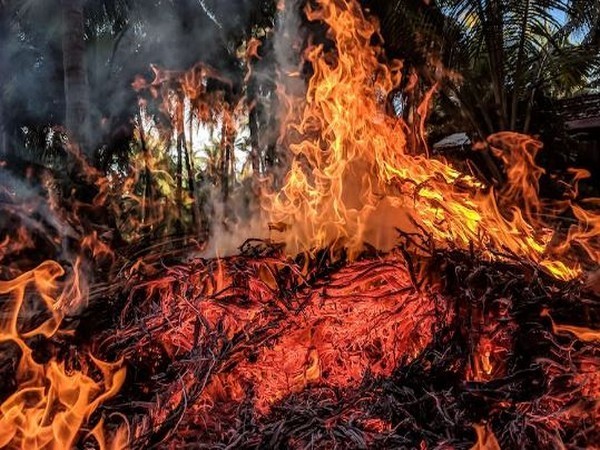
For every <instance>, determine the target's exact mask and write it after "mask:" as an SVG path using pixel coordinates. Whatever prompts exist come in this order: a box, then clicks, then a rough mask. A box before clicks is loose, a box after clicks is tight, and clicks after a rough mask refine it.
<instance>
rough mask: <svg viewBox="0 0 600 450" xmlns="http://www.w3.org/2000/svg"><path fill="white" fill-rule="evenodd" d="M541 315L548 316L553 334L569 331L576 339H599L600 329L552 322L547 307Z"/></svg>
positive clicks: (592, 340) (586, 340) (588, 340)
mask: <svg viewBox="0 0 600 450" xmlns="http://www.w3.org/2000/svg"><path fill="white" fill-rule="evenodd" d="M541 316H542V317H548V318H549V319H550V322H551V324H552V332H553V333H554V334H559V333H570V334H573V335H575V336H576V337H577V339H579V340H581V341H584V342H594V341H600V330H593V329H591V328H586V327H578V326H575V325H560V324H557V323H556V322H554V319H552V316H551V315H550V313H549V312H548V310H547V309H544V310H543V311H542V314H541Z"/></svg>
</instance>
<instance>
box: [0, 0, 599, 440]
mask: <svg viewBox="0 0 600 450" xmlns="http://www.w3.org/2000/svg"><path fill="white" fill-rule="evenodd" d="M282 8H283V5H282ZM304 13H305V15H306V18H307V20H308V21H311V22H318V23H320V24H321V25H322V26H323V27H325V28H326V29H327V33H326V41H327V42H326V43H318V44H316V43H312V44H310V45H308V46H307V47H306V48H305V49H304V53H303V62H302V64H303V65H306V66H309V67H310V77H309V78H308V81H307V85H306V92H305V95H304V96H303V97H298V96H297V95H296V93H295V92H294V93H290V92H289V91H287V92H286V91H285V83H283V84H282V86H281V88H280V94H281V105H284V106H285V107H283V106H282V109H284V114H283V117H282V127H281V130H282V132H281V135H280V136H279V143H278V145H279V146H281V147H283V148H285V149H286V151H288V152H289V154H290V164H289V167H288V169H289V170H288V171H287V173H286V175H285V177H284V178H283V180H282V183H281V186H278V184H277V183H272V184H269V183H268V181H266V180H255V182H256V185H257V186H258V185H259V184H260V189H259V188H258V187H257V188H256V190H257V191H258V190H260V197H259V200H258V202H257V205H254V206H256V208H255V209H252V211H251V213H249V214H248V217H246V219H247V221H248V222H252V223H253V224H254V226H256V224H258V228H259V229H260V230H261V233H262V236H261V237H265V236H269V239H261V240H259V239H254V240H253V239H250V238H253V237H257V236H253V235H246V236H243V238H249V239H247V240H246V241H245V243H244V245H243V246H241V248H240V249H239V251H238V252H237V254H235V255H231V256H221V257H217V258H206V254H205V253H203V252H205V251H206V249H207V247H209V246H210V245H211V244H210V239H209V240H208V242H207V236H208V235H209V233H208V230H206V227H205V226H204V224H202V223H201V222H202V219H201V217H202V214H201V212H202V211H203V210H204V209H206V208H210V205H209V203H210V202H209V201H208V198H212V199H213V200H214V197H215V195H214V193H212V194H213V195H212V197H211V196H210V195H207V198H205V199H203V200H202V199H200V198H198V197H199V196H197V195H195V193H197V189H196V187H195V183H196V181H197V180H194V179H193V177H191V176H190V178H189V179H188V180H187V187H188V188H189V192H184V186H185V183H184V180H182V174H183V173H184V171H183V170H178V176H177V177H175V178H173V177H171V176H170V175H169V167H168V166H169V159H168V156H169V155H166V154H165V153H166V152H165V151H164V150H162V151H161V148H163V147H162V146H163V145H164V142H165V141H167V140H169V139H171V138H173V136H175V141H176V143H177V145H176V148H177V157H176V160H177V165H178V166H179V168H182V167H183V166H184V165H185V166H186V171H187V173H188V175H189V174H191V173H192V172H193V164H194V161H193V158H192V155H191V149H190V148H187V147H186V145H187V144H186V130H185V128H186V126H189V127H190V129H191V128H192V127H193V123H192V121H191V120H189V121H188V120H187V119H186V118H189V117H192V115H193V117H194V120H196V121H197V123H202V124H204V126H207V127H209V128H219V129H220V139H221V141H220V147H219V148H220V151H222V152H234V151H235V149H234V146H233V145H232V142H233V141H234V140H235V133H236V128H237V127H238V126H239V123H240V121H241V118H242V117H244V116H245V115H247V114H249V113H250V112H251V111H252V108H253V107H255V105H250V104H248V102H247V101H246V99H244V98H242V97H243V96H242V97H240V98H236V95H234V93H233V92H232V90H231V89H230V83H229V80H228V79H227V78H226V77H223V76H221V74H219V73H217V72H215V71H214V70H213V69H211V68H209V67H208V66H206V65H203V64H198V65H197V66H195V67H194V68H193V69H191V70H190V71H188V72H169V71H165V70H162V69H158V68H155V79H154V80H153V81H151V82H150V81H146V80H144V79H143V78H138V79H137V80H136V82H135V88H136V89H137V90H138V91H140V92H149V93H150V97H151V98H153V99H154V100H157V101H158V103H159V108H160V110H161V111H162V112H163V114H165V116H166V117H168V119H169V124H168V125H167V126H165V127H163V128H161V127H160V124H157V123H153V122H152V119H151V117H150V115H149V114H140V117H139V118H138V120H137V124H136V125H137V130H136V132H137V136H136V138H137V143H138V145H139V153H138V156H137V157H136V158H133V159H132V161H131V166H132V167H131V170H130V171H129V172H126V173H122V172H118V171H117V172H115V173H111V174H110V175H109V176H105V174H103V173H101V172H100V171H98V170H97V169H94V168H93V167H92V166H90V165H89V163H88V162H87V161H86V160H85V158H83V157H82V156H81V155H80V154H79V152H78V151H77V149H76V148H75V146H73V145H70V146H69V150H70V157H71V159H72V161H74V162H73V164H74V166H75V167H76V169H75V171H76V172H77V173H78V176H79V177H80V180H79V181H80V182H81V184H82V186H85V189H81V190H80V191H77V190H75V189H74V190H70V191H68V190H65V191H62V190H61V189H60V186H56V185H55V184H54V183H53V180H52V176H51V174H50V173H43V174H41V175H40V178H41V179H42V180H43V181H44V186H45V190H44V193H43V194H40V195H37V194H35V195H34V194H31V195H29V196H24V195H23V194H22V192H20V190H21V189H20V188H19V185H18V184H17V183H12V184H9V183H7V185H6V187H3V188H2V191H0V201H1V205H2V208H3V210H4V211H5V212H6V219H5V223H6V226H3V230H2V233H1V234H0V260H1V261H2V264H3V268H2V270H1V272H0V273H1V275H2V278H1V279H2V281H0V294H1V295H2V297H1V306H2V316H1V317H2V321H1V323H0V346H1V347H0V348H1V349H2V350H1V352H2V354H1V358H2V361H3V369H2V375H3V377H2V378H4V380H3V381H2V382H1V384H0V386H1V388H0V394H1V396H0V402H1V404H0V413H1V416H0V447H2V448H4V447H6V448H22V449H30V448H72V447H82V446H83V447H85V448H88V447H100V448H115V449H117V448H128V447H132V448H150V447H159V448H160V447H167V448H176V447H178V446H191V447H199V448H203V447H207V448H238V447H241V448H288V447H291V448H306V447H311V448H312V447H315V448H332V447H336V446H341V447H344V448H345V447H349V448H414V447H419V448H446V447H448V448H469V447H472V448H488V449H491V448H505V447H507V448H513V447H517V446H525V447H536V448H555V447H560V448H567V447H569V448H570V447H583V446H589V445H592V446H593V445H594V443H595V442H600V427H599V426H598V424H599V423H600V421H599V420H598V419H599V417H598V414H599V413H600V408H599V406H600V397H599V396H600V377H599V375H598V374H599V373H600V372H599V370H598V369H599V365H600V359H599V358H600V355H599V352H600V347H599V345H598V343H599V341H600V332H599V331H598V329H597V324H598V323H599V322H598V320H599V314H600V299H599V298H598V290H599V287H598V286H599V283H598V276H597V272H594V271H593V270H594V269H595V268H596V269H597V266H598V263H599V261H600V242H599V236H600V234H599V233H600V215H599V214H598V211H597V210H598V206H599V200H598V199H585V200H582V199H580V198H579V193H578V182H579V181H580V180H581V179H583V178H585V177H586V176H588V174H587V173H586V172H585V171H582V170H573V171H572V172H571V174H572V175H573V180H572V183H571V184H565V185H566V187H565V188H564V190H565V192H564V198H563V199H562V200H560V201H546V200H544V199H542V198H541V196H540V194H539V180H540V177H541V176H542V174H543V169H542V168H540V167H538V166H537V165H536V163H535V156H536V154H537V153H538V152H539V151H540V150H541V144H540V142H538V141H537V140H535V139H534V138H532V137H529V136H525V135H519V134H516V133H508V132H505V133H500V134H496V135H492V136H490V137H489V138H488V139H487V140H486V142H485V143H482V144H481V146H482V147H483V149H482V151H488V150H489V151H491V152H492V153H493V154H494V155H495V156H496V157H497V158H498V159H499V160H500V161H501V162H502V163H503V165H504V170H505V173H506V182H505V183H504V184H503V185H501V186H488V185H487V184H486V183H485V182H483V181H481V180H479V179H477V178H475V177H474V176H472V175H467V174H464V173H461V172H460V171H459V170H458V169H456V168H455V167H453V166H452V164H451V163H449V162H447V161H445V160H441V159H433V158H430V157H429V156H428V155H427V154H426V152H425V151H421V150H419V149H416V148H410V147H409V145H408V142H414V141H415V140H414V139H411V140H409V139H408V136H409V133H410V132H411V131H410V130H409V127H408V126H407V125H406V124H405V123H404V122H403V120H402V119H401V118H398V117H395V116H393V115H390V114H388V113H387V112H386V104H387V102H388V101H389V100H390V96H391V95H392V94H393V92H394V90H395V89H396V87H397V86H398V85H399V83H400V81H401V68H402V63H401V62H400V61H390V60H388V59H387V58H386V56H385V53H384V51H383V48H382V47H381V45H378V44H377V42H381V37H380V36H379V31H378V25H377V21H376V20H375V19H374V18H371V17H369V16H367V15H366V14H365V13H364V12H363V10H362V9H361V6H360V4H359V3H358V2H357V1H354V0H344V1H338V0H318V1H315V2H309V4H308V5H307V6H306V8H305V10H304ZM257 49H258V44H256V43H252V44H251V45H248V48H247V52H246V57H247V58H248V60H250V59H251V58H256V57H257ZM250 69H251V67H249V70H250ZM301 73H302V71H301V70H298V72H296V73H286V74H285V75H284V76H286V77H292V78H294V79H300V80H301ZM208 79H210V80H211V81H210V83H212V85H217V86H218V89H213V90H212V91H211V90H210V89H208V86H209V82H208V81H207V80H208ZM434 94H435V89H432V90H431V91H430V92H429V93H428V95H427V96H426V101H425V102H424V104H423V105H422V107H421V108H419V111H420V115H421V117H420V120H421V127H420V131H419V133H420V134H419V136H417V139H418V140H420V141H422V142H425V135H424V133H425V131H424V130H425V121H426V118H427V117H426V116H427V110H428V107H429V104H428V103H429V101H430V100H431V98H432V96H433V95H434ZM146 102H147V100H145V99H142V96H141V95H140V105H141V110H142V111H146V112H147V110H148V105H147V103H146ZM190 135H191V133H190ZM190 147H191V145H190ZM222 161H230V162H231V161H233V158H229V159H223V160H222ZM222 164H223V165H224V166H223V167H218V168H210V167H209V168H207V171H209V172H210V171H211V170H212V169H214V170H215V172H219V171H220V172H219V173H230V172H232V171H235V167H230V166H228V167H226V163H225V162H223V163H222ZM230 164H232V163H230ZM258 165H259V164H258ZM261 183H262V184H261ZM221 189H222V192H225V193H228V190H229V186H228V185H227V184H226V182H223V184H222V185H221ZM23 190H24V189H23ZM213 207H214V206H213ZM185 208H187V210H189V211H190V219H186V217H184V215H183V214H182V211H184V210H185ZM223 208H225V206H223ZM560 215H564V216H567V215H568V216H569V217H570V221H569V223H570V225H569V227H568V228H567V229H564V228H561V227H560V226H559V225H560V224H561V221H560V218H559V216H560ZM107 217H116V218H118V219H117V220H115V221H114V222H111V221H109V220H108V219H107ZM549 218H551V219H549ZM186 220H189V221H190V222H192V223H193V224H194V226H196V230H202V233H198V235H196V236H193V237H189V236H184V235H183V233H180V234H179V235H177V233H175V235H176V237H175V238H174V237H173V236H172V235H167V237H164V235H163V237H162V238H161V239H154V240H151V239H149V238H147V236H148V235H149V232H154V231H156V230H157V229H161V227H164V228H165V229H166V230H171V229H174V230H178V229H180V228H182V227H183V226H184V225H185V221H186ZM225 228H227V227H223V228H222V229H221V228H217V229H218V230H224V229H225ZM233 228H235V227H229V230H228V231H227V232H226V231H223V233H224V239H225V240H229V239H230V238H231V239H233V237H232V236H231V234H228V233H229V231H231V229H233ZM240 230H241V231H240ZM269 230H270V231H269ZM246 232H248V231H247V230H246ZM240 233H241V234H243V233H244V227H238V234H240ZM214 234H215V230H213V236H212V237H211V239H216V238H217V237H216V236H214ZM237 237H239V236H237ZM221 238H223V236H221ZM203 256H204V257H203Z"/></svg>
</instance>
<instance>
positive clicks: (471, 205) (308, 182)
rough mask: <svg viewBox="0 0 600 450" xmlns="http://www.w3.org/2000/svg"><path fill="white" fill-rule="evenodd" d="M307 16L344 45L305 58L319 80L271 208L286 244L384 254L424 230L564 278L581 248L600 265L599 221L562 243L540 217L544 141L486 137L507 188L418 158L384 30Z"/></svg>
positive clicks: (353, 8) (330, 0) (342, 7)
mask: <svg viewBox="0 0 600 450" xmlns="http://www.w3.org/2000/svg"><path fill="white" fill-rule="evenodd" d="M306 15H307V17H308V19H309V20H311V21H321V22H323V23H324V24H325V25H326V26H327V27H328V33H327V37H328V39H329V40H330V41H331V42H332V43H333V44H334V47H333V49H331V50H327V49H326V48H325V46H324V45H322V44H321V45H313V46H311V47H309V48H308V49H307V50H306V53H305V59H306V60H307V61H308V62H310V63H311V64H312V68H313V70H314V74H313V75H312V77H311V78H310V80H309V82H308V89H307V93H306V98H305V99H304V100H303V101H302V102H299V101H296V102H295V103H294V102H292V104H293V108H292V110H291V111H290V113H289V118H288V120H287V123H286V129H287V136H286V139H285V140H286V143H287V144H288V145H289V148H290V150H291V151H292V153H293V155H294V158H293V161H292V163H291V167H290V170H289V173H288V175H287V178H286V181H285V184H284V186H283V188H282V189H281V190H280V191H279V192H277V193H274V194H272V195H271V196H268V197H267V199H266V200H265V202H264V206H265V209H266V210H267V212H268V219H269V220H270V221H271V222H274V223H284V224H287V225H288V229H287V231H286V232H285V234H284V235H283V236H281V240H283V241H284V242H285V243H286V244H287V248H288V251H289V252H290V253H294V252H297V251H307V250H308V251H310V250H313V249H315V248H323V247H326V246H329V245H331V246H332V247H334V248H335V247H346V248H348V249H349V250H350V252H351V254H357V253H359V252H360V250H361V249H362V246H363V244H364V243H370V244H372V245H375V246H376V247H379V248H384V249H385V248H389V247H391V246H392V245H394V243H395V239H396V235H395V232H394V228H395V227H396V228H399V229H401V230H403V231H404V232H407V233H413V232H416V231H421V230H423V231H424V232H425V233H427V234H429V235H430V236H431V237H432V238H433V240H434V242H435V243H436V244H437V245H438V246H439V247H451V248H456V247H458V248H462V249H468V248H469V247H470V246H471V245H474V246H475V247H476V248H478V249H479V250H480V251H481V252H482V253H483V254H484V255H486V256H488V257H492V258H495V257H496V255H497V254H498V253H501V252H509V253H513V254H516V255H519V256H520V257H523V258H526V259H528V260H529V261H531V262H533V263H536V264H539V265H541V266H542V267H544V268H545V269H546V270H547V271H548V272H550V273H551V274H553V275H554V276H555V277H557V278H561V279H571V278H574V277H576V276H577V275H578V274H579V273H580V270H581V269H580V265H579V263H578V262H571V263H569V262H568V260H567V259H566V258H563V257H562V256H563V255H564V254H565V253H567V251H570V250H571V249H572V247H573V246H574V245H578V246H581V247H583V248H584V249H585V250H586V253H587V254H588V256H589V257H590V258H591V259H592V261H594V262H596V263H597V262H598V261H600V259H599V254H598V242H597V237H598V230H599V229H600V216H599V215H597V214H594V213H592V212H590V211H585V210H583V209H582V208H581V207H579V206H573V213H574V215H575V216H576V218H577V219H578V222H579V225H575V226H573V228H572V229H571V231H569V235H568V239H566V241H565V242H564V243H562V244H561V245H558V246H557V245H554V244H552V242H551V240H552V236H553V231H552V229H551V228H550V227H549V226H547V225H546V224H544V223H543V222H542V221H541V220H540V219H539V217H540V213H542V212H543V211H544V205H543V204H542V202H541V201H540V199H539V196H538V189H537V188H538V180H539V177H540V175H541V174H542V170H541V169H540V168H539V167H537V166H536V165H535V161H534V158H535V155H536V153H537V152H538V151H539V149H540V147H541V145H540V143H539V142H537V141H535V140H534V139H533V138H530V137H528V136H523V135H518V134H516V133H500V134H497V135H494V136H492V137H490V138H489V139H488V145H490V146H491V147H492V149H493V150H494V152H495V153H496V154H497V156H499V157H500V158H501V159H502V160H503V161H504V163H505V164H506V166H507V178H508V181H507V184H506V186H505V187H504V188H502V189H500V190H495V189H494V188H492V187H489V186H485V185H484V184H483V183H482V182H480V181H479V180H477V179H475V178H473V177H472V176H469V175H465V174H462V173H460V172H459V171H458V170H456V169H454V168H453V167H452V166H451V165H449V164H448V163H446V162H445V161H441V160H436V159H429V158H427V157H426V156H425V155H422V154H413V150H412V149H410V148H408V145H407V142H408V139H407V138H408V131H407V130H408V127H407V126H406V124H405V123H404V122H403V121H402V120H401V119H399V118H395V117H391V116H390V115H388V114H386V111H385V103H386V101H387V98H388V96H389V95H390V93H391V92H392V91H393V90H394V88H395V87H396V86H398V84H399V82H400V80H401V68H402V64H401V63H400V62H398V61H389V62H385V61H386V59H385V55H384V52H383V49H382V48H381V47H378V46H374V45H372V40H373V39H372V38H373V37H374V36H377V37H379V31H378V24H377V23H376V21H375V20H374V19H372V18H367V17H365V15H364V13H363V11H362V9H361V7H360V5H359V3H358V2H356V1H354V0H351V1H349V0H345V1H334V0H318V1H316V2H311V3H309V5H308V6H307V7H306ZM431 94H432V92H430V95H429V96H431ZM425 109H426V108H421V114H422V116H423V117H421V119H422V120H424V115H425V112H423V111H424V110H425ZM421 128H423V127H421ZM419 139H421V140H423V136H420V137H419Z"/></svg>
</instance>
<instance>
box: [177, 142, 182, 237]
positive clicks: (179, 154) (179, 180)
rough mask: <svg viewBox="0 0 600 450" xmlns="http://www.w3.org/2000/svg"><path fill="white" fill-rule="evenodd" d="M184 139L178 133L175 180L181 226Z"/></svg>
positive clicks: (180, 223)
mask: <svg viewBox="0 0 600 450" xmlns="http://www.w3.org/2000/svg"><path fill="white" fill-rule="evenodd" d="M182 140H183V137H182V135H181V133H179V131H178V132H177V173H176V174H175V180H176V182H177V188H176V191H175V201H176V202H177V218H178V220H179V226H181V225H182V223H183V159H182V158H183V144H182Z"/></svg>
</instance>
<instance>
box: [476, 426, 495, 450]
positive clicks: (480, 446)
mask: <svg viewBox="0 0 600 450" xmlns="http://www.w3.org/2000/svg"><path fill="white" fill-rule="evenodd" d="M473 428H474V429H475V433H477V443H476V444H475V445H474V446H473V447H471V450H500V445H499V444H498V440H497V439H496V436H494V432H493V431H492V430H491V429H490V427H489V426H488V425H473Z"/></svg>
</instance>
